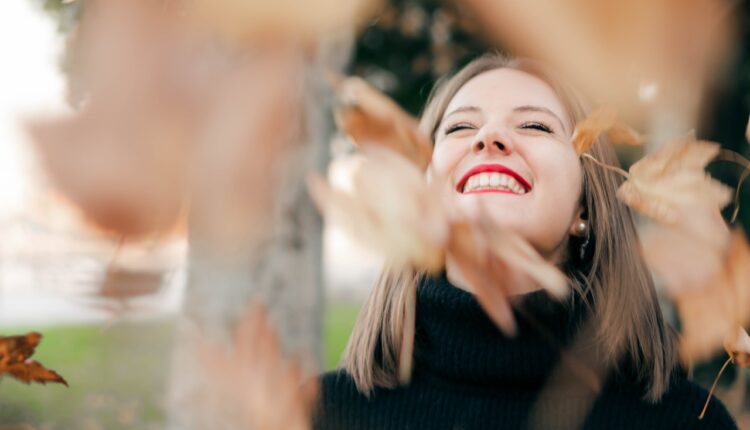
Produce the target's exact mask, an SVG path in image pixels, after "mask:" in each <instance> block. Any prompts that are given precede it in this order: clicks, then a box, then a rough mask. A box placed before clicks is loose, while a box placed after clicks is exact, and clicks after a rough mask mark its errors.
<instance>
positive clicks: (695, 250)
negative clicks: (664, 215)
mask: <svg viewBox="0 0 750 430" xmlns="http://www.w3.org/2000/svg"><path fill="white" fill-rule="evenodd" d="M677 219H678V221H677V222H675V223H674V224H661V223H651V224H650V225H648V226H647V227H645V228H644V229H643V232H642V234H641V244H642V246H641V249H642V253H643V257H644V260H645V261H646V264H648V266H649V267H650V268H651V269H652V270H653V271H654V272H655V273H656V274H657V275H658V276H659V277H660V278H661V279H662V280H663V281H664V287H665V289H666V290H667V292H668V293H669V294H670V295H671V296H674V295H678V294H680V291H682V290H686V289H693V288H702V287H704V286H705V285H707V283H708V282H710V281H711V280H712V278H714V277H715V276H716V274H717V273H719V272H720V271H721V270H722V267H723V265H724V260H725V258H726V253H727V248H728V246H729V243H730V236H731V235H730V231H729V228H728V227H727V225H726V223H725V222H724V219H723V218H722V217H721V214H720V212H719V210H718V209H717V208H713V209H710V208H691V209H688V210H682V211H681V212H680V213H679V215H678V217H677Z"/></svg>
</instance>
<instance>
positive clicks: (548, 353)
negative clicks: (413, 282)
mask: <svg viewBox="0 0 750 430" xmlns="http://www.w3.org/2000/svg"><path fill="white" fill-rule="evenodd" d="M516 298H517V299H518V302H517V304H516V307H517V308H518V309H521V311H520V312H519V310H518V309H517V310H516V311H515V315H516V321H517V324H518V333H517V335H516V336H515V337H512V338H510V337H507V336H505V335H504V334H503V333H502V332H501V331H500V330H499V329H498V328H497V327H496V326H495V324H494V323H493V322H492V321H491V320H490V318H489V317H488V316H487V314H486V313H485V312H484V310H483V309H482V308H481V306H480V305H479V303H478V302H477V300H476V298H475V297H474V295H472V294H470V293H468V292H466V291H464V290H462V289H459V288H457V287H455V286H453V285H452V284H451V283H450V282H449V281H448V279H447V277H446V275H445V273H444V272H443V273H442V274H440V275H437V276H434V277H428V278H425V279H424V280H423V281H422V282H421V283H420V285H419V286H418V288H417V308H416V340H415V355H414V357H415V358H414V360H415V372H417V373H419V374H425V375H429V376H431V377H437V378H439V379H442V380H445V381H446V382H451V383H458V384H462V385H469V386H482V387H485V388H487V387H498V386H505V387H507V386H508V385H512V386H514V387H516V388H524V387H526V388H529V389H535V388H538V387H539V386H540V385H541V384H543V383H544V381H545V380H546V379H547V377H548V376H549V374H550V372H551V371H552V370H553V369H554V367H555V366H556V365H557V364H558V363H559V358H560V351H561V349H562V347H564V346H566V345H568V344H569V343H570V342H571V341H572V339H573V337H574V336H575V332H576V331H577V329H578V327H579V325H580V321H581V319H582V316H583V312H582V311H581V309H580V308H581V307H580V306H578V307H575V308H576V310H575V311H572V310H571V309H573V307H572V305H571V304H570V302H568V303H567V304H561V303H557V302H555V301H554V300H553V299H550V298H549V297H548V296H547V295H546V293H544V292H542V291H540V292H534V293H530V294H525V295H522V296H517V297H516Z"/></svg>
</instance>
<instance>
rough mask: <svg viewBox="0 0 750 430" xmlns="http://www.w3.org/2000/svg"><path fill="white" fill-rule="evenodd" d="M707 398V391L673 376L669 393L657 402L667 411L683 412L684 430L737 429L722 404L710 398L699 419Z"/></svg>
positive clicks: (686, 380) (713, 397)
mask: <svg viewBox="0 0 750 430" xmlns="http://www.w3.org/2000/svg"><path fill="white" fill-rule="evenodd" d="M707 398H708V390H706V389H705V388H703V387H702V386H700V385H698V384H696V383H695V382H692V381H690V380H688V379H687V378H686V377H685V376H684V375H673V379H672V383H671V384H670V388H669V391H667V392H666V393H665V394H664V396H663V397H662V399H661V400H660V401H659V402H658V404H659V405H661V407H662V408H663V409H664V410H666V411H668V412H670V413H671V412H673V411H680V410H681V411H683V412H682V413H681V415H683V418H684V424H685V427H684V428H691V429H692V428H696V429H717V430H724V429H737V424H736V423H735V421H734V418H732V415H731V414H730V413H729V411H728V410H727V408H726V407H725V406H724V404H723V403H722V402H721V400H719V399H718V398H717V397H716V396H712V397H711V400H710V401H709V404H708V408H707V409H706V413H705V414H704V416H703V418H702V419H699V418H698V416H699V415H700V413H701V411H702V410H703V406H704V405H705V403H706V399H707Z"/></svg>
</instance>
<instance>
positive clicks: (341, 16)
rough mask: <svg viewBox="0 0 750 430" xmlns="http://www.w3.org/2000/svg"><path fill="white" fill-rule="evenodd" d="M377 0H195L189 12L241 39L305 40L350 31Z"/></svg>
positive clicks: (211, 26) (369, 14) (257, 40)
mask: <svg viewBox="0 0 750 430" xmlns="http://www.w3.org/2000/svg"><path fill="white" fill-rule="evenodd" d="M379 3H380V1H378V0H348V1H345V2H339V1H335V0H315V1H305V0H277V1H272V2H268V1H261V0H193V1H191V2H189V9H188V14H189V16H191V17H192V18H194V20H195V21H196V22H197V23H198V24H199V25H202V26H207V27H208V28H211V29H213V30H214V31H216V32H218V33H220V34H223V35H225V36H227V37H230V38H232V39H234V40H236V41H239V42H250V43H253V42H259V41H260V42H263V43H268V41H269V40H271V41H276V40H289V39H295V40H302V41H309V42H311V43H315V42H317V41H318V40H317V39H318V38H320V37H322V36H325V35H330V34H334V35H335V34H341V33H344V34H346V33H348V32H350V31H352V30H354V29H356V27H358V26H359V25H361V24H363V23H364V22H365V20H366V19H367V18H368V17H369V16H371V15H372V13H373V12H374V11H375V10H376V8H377V7H378V5H379Z"/></svg>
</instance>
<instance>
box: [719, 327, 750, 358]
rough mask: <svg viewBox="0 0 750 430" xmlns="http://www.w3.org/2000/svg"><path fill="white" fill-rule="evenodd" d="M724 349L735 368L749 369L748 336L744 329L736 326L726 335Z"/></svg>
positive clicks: (749, 346)
mask: <svg viewBox="0 0 750 430" xmlns="http://www.w3.org/2000/svg"><path fill="white" fill-rule="evenodd" d="M724 349H725V350H726V351H727V354H729V358H731V359H732V363H733V364H734V365H735V366H740V367H744V368H748V367H750V336H749V335H748V334H747V331H746V330H745V329H744V328H742V327H740V326H736V327H735V328H734V331H730V332H729V333H728V334H727V336H726V338H725V339H724Z"/></svg>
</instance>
